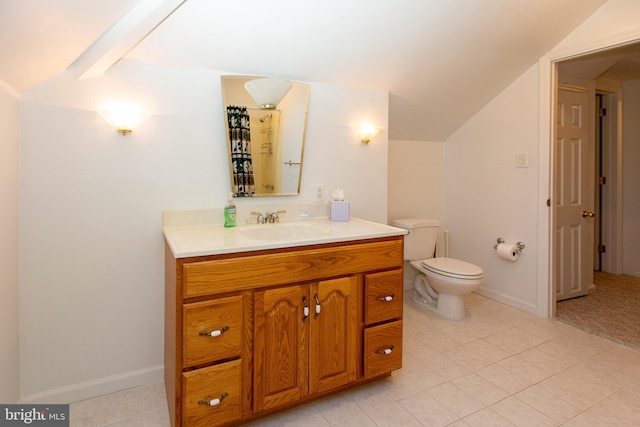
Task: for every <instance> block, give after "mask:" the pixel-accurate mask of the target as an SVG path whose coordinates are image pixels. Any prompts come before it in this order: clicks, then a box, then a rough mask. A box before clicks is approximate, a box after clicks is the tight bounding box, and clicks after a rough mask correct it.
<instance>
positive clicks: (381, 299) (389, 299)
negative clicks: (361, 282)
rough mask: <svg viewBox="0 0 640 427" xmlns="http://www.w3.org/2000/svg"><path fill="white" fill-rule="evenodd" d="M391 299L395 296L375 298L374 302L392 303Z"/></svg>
mask: <svg viewBox="0 0 640 427" xmlns="http://www.w3.org/2000/svg"><path fill="white" fill-rule="evenodd" d="M393 297H395V294H391V295H387V296H386V297H376V301H385V302H389V301H393Z"/></svg>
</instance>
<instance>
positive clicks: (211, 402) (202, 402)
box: [198, 393, 229, 406]
mask: <svg viewBox="0 0 640 427" xmlns="http://www.w3.org/2000/svg"><path fill="white" fill-rule="evenodd" d="M227 396H229V393H222V394H221V395H220V397H219V398H218V399H213V400H206V399H202V400H198V405H207V406H218V405H219V404H220V403H222V400H224V398H225V397H227Z"/></svg>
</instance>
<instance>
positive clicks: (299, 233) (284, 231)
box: [238, 222, 331, 240]
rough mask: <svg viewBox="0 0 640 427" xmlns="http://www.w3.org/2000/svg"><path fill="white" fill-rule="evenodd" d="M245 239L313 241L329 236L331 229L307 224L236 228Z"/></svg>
mask: <svg viewBox="0 0 640 427" xmlns="http://www.w3.org/2000/svg"><path fill="white" fill-rule="evenodd" d="M238 231H240V232H241V233H242V234H243V235H244V236H245V237H248V238H250V239H255V240H307V239H308V240H313V239H316V238H321V237H325V236H327V235H330V234H331V227H329V226H327V225H322V224H314V223H309V222H280V223H275V224H255V225H250V226H244V227H238Z"/></svg>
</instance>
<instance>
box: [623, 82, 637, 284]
mask: <svg viewBox="0 0 640 427" xmlns="http://www.w3.org/2000/svg"><path fill="white" fill-rule="evenodd" d="M622 99H623V107H622V218H623V220H622V273H623V274H630V275H634V276H638V277H640V215H638V212H640V191H639V188H640V168H638V164H640V143H638V141H639V138H640V121H638V117H640V80H634V81H629V82H626V83H623V84H622Z"/></svg>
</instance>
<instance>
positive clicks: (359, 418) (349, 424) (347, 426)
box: [333, 412, 377, 427]
mask: <svg viewBox="0 0 640 427" xmlns="http://www.w3.org/2000/svg"><path fill="white" fill-rule="evenodd" d="M333 425H334V426H336V427H377V424H376V423H375V422H373V420H372V419H371V418H369V416H368V415H367V414H365V413H364V412H361V413H359V414H358V415H356V416H354V417H352V418H349V419H347V420H344V421H340V422H339V423H336V424H333Z"/></svg>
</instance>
